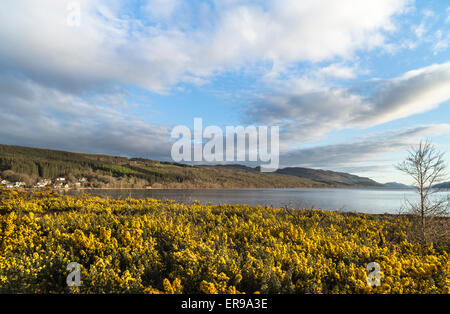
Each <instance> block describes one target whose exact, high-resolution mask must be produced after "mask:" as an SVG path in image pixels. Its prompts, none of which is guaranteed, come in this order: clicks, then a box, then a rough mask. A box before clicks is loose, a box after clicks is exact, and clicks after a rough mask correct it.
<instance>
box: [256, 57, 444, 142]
mask: <svg viewBox="0 0 450 314" xmlns="http://www.w3.org/2000/svg"><path fill="white" fill-rule="evenodd" d="M293 81H294V83H292V84H291V85H285V86H284V87H282V88H279V89H278V91H277V92H274V93H270V94H267V95H262V96H261V97H260V98H259V99H257V100H255V101H254V102H253V103H252V104H250V105H249V108H248V111H247V119H248V120H250V121H257V122H260V121H263V122H265V123H277V124H279V125H281V126H282V134H281V135H282V137H283V139H284V140H287V141H307V140H312V139H315V138H317V137H318V136H322V135H324V134H326V133H327V132H329V131H331V130H336V129H343V128H354V127H370V126H374V125H378V124H382V123H386V122H389V121H392V120H396V119H400V118H405V117H408V116H411V115H414V114H418V113H422V112H426V111H429V110H432V109H434V108H437V107H438V106H439V104H441V103H442V102H444V101H446V100H448V99H450V62H449V63H443V64H434V65H430V66H427V67H424V68H420V69H416V70H413V71H409V72H406V73H405V74H403V75H401V76H399V77H396V78H392V79H384V80H381V79H378V80H371V81H369V82H367V84H366V86H364V88H363V91H356V90H353V89H346V88H331V87H328V86H327V85H325V84H322V83H319V84H318V83H317V82H316V81H310V80H308V79H300V80H293ZM297 81H298V82H301V83H304V82H306V83H305V84H301V85H303V89H300V88H298V87H297V86H298V84H297V83H296V82H297ZM314 83H316V84H314Z"/></svg>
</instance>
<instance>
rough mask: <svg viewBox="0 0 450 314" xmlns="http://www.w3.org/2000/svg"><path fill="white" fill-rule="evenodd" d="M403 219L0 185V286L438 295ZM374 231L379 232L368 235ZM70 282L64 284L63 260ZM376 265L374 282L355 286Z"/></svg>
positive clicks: (437, 269)
mask: <svg viewBox="0 0 450 314" xmlns="http://www.w3.org/2000/svg"><path fill="white" fill-rule="evenodd" d="M409 225H410V223H409V221H408V220H407V219H406V218H398V217H394V216H386V217H385V216H383V217H381V216H369V215H363V214H340V213H336V212H331V211H323V210H320V209H318V210H298V211H296V212H295V214H294V215H293V214H288V213H286V211H285V210H283V209H276V208H263V207H259V206H257V207H249V206H247V205H201V204H200V203H199V202H195V203H194V204H190V205H186V204H180V203H176V202H173V201H158V200H154V199H145V200H137V199H130V198H129V199H126V200H121V201H118V200H110V199H101V198H98V197H90V196H82V197H68V196H61V195H58V194H56V193H52V192H42V193H32V192H18V191H9V190H5V189H1V190H0V292H1V293H105V292H106V293H450V279H449V272H450V264H449V253H448V247H435V246H433V245H432V244H430V245H426V246H422V245H420V244H414V243H410V242H408V240H407V238H406V231H405V230H406V229H407V228H408V227H409ZM380 239H382V240H383V241H380ZM73 261H75V262H77V263H79V264H80V265H81V281H82V286H80V287H68V286H67V284H66V276H67V275H68V271H67V270H66V267H67V265H68V264H69V263H70V262H73ZM370 262H377V263H378V264H379V265H380V268H381V285H380V286H374V287H371V286H369V285H368V284H367V276H368V274H367V271H366V267H367V265H368V263H370Z"/></svg>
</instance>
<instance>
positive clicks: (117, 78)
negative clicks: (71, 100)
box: [0, 0, 409, 93]
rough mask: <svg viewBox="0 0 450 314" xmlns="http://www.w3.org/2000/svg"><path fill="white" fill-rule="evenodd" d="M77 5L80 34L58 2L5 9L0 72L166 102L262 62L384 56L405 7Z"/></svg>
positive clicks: (348, 0)
mask: <svg viewBox="0 0 450 314" xmlns="http://www.w3.org/2000/svg"><path fill="white" fill-rule="evenodd" d="M78 2H79V3H80V4H81V8H82V11H81V25H80V27H69V26H68V25H67V23H66V18H67V14H68V12H67V7H66V2H64V1H51V0H42V1H39V2H35V1H18V0H7V1H6V2H4V3H3V4H2V7H3V8H2V10H1V11H0V36H1V38H2V45H1V48H0V63H8V64H9V67H10V68H12V69H13V70H15V71H19V72H21V73H24V74H25V75H26V76H28V77H30V78H32V79H33V80H35V81H38V82H40V83H43V84H46V85H51V86H53V87H57V88H60V89H65V90H68V91H71V92H79V91H84V90H86V89H94V88H97V87H98V86H99V85H104V86H110V85H111V84H134V85H138V86H141V87H143V88H146V89H149V90H152V91H156V92H162V93H164V92H167V91H168V89H170V88H171V87H172V86H174V85H176V84H177V83H179V82H193V81H196V80H200V81H201V82H204V79H205V78H208V77H209V76H211V75H214V74H215V73H217V72H221V71H229V70H233V69H236V68H241V67H244V66H251V64H254V63H258V62H262V61H265V60H271V61H273V62H274V63H275V64H277V63H280V64H282V65H285V64H289V63H292V62H299V61H313V62H315V61H321V60H330V59H332V58H335V57H341V58H349V57H351V56H352V55H353V54H354V53H355V51H357V50H360V49H362V50H367V49H373V48H375V47H382V46H383V45H384V44H385V39H384V35H383V33H385V32H389V31H392V30H393V29H394V24H393V23H392V18H393V16H394V15H395V14H397V13H401V12H402V10H403V8H404V7H405V5H406V4H407V3H408V2H409V1H406V0H394V1H393V0H372V1H359V0H342V1H339V2H337V1H331V0H322V1H294V0H291V1H283V2H281V1H262V2H260V1H244V2H237V1H224V2H217V3H215V4H214V5H207V4H205V3H203V4H197V5H196V6H195V5H192V7H194V8H196V9H197V8H198V11H195V10H191V11H189V10H187V9H186V8H185V7H186V6H182V4H180V2H179V1H175V0H170V1H164V2H161V1H160V0H152V1H149V2H148V5H146V6H144V7H143V8H142V9H141V10H142V12H140V13H141V14H140V15H136V12H130V9H129V8H127V7H126V4H124V3H120V2H118V1H107V2H106V1H100V0H93V1H87V0H82V1H78ZM106 4H107V5H106ZM180 6H181V7H180ZM138 16H139V18H138ZM147 19H150V20H147ZM168 19H169V20H170V21H171V23H165V22H164V21H167V20H168Z"/></svg>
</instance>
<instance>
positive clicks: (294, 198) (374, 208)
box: [65, 189, 450, 214]
mask: <svg viewBox="0 0 450 314" xmlns="http://www.w3.org/2000/svg"><path fill="white" fill-rule="evenodd" d="M65 193H66V194H70V195H81V194H83V193H87V194H91V195H95V196H101V197H109V198H113V199H124V198H127V197H132V198H156V199H166V198H167V199H171V200H175V201H179V202H184V203H192V202H193V201H194V200H198V201H200V202H201V203H204V204H206V203H208V202H210V203H212V204H248V205H252V206H253V205H261V206H266V205H267V206H270V205H272V206H275V207H282V206H285V205H288V206H290V207H293V208H311V207H314V208H322V209H330V210H339V209H340V210H343V211H357V212H365V213H380V214H381V213H397V212H398V210H399V209H400V208H402V206H404V204H405V200H406V199H409V200H416V199H417V196H416V194H415V192H414V190H408V189H211V190H204V189H199V190H196V189H195V190H193V189H189V190H182V189H167V190H143V189H121V190H96V189H92V190H91V189H88V190H69V191H66V192H65ZM439 194H443V195H448V194H450V193H449V192H441V193H439Z"/></svg>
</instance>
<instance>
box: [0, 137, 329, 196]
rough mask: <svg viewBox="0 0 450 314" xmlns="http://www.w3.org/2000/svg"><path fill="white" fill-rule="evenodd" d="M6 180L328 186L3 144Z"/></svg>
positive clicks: (0, 167) (248, 171) (0, 159)
mask: <svg viewBox="0 0 450 314" xmlns="http://www.w3.org/2000/svg"><path fill="white" fill-rule="evenodd" d="M0 171H1V177H2V178H3V179H8V180H10V181H23V182H25V183H26V184H27V185H33V184H34V183H35V182H36V181H37V180H40V179H44V178H45V179H52V180H53V179H55V178H57V177H65V178H66V180H67V182H69V183H73V182H76V181H77V180H78V179H79V178H81V177H83V178H86V182H85V183H84V187H108V188H125V187H133V188H143V187H146V186H147V187H148V186H151V187H152V188H162V187H166V188H222V187H224V188H233V187H236V188H239V187H249V188H253V187H255V188H256V187H324V186H329V185H327V184H324V183H320V182H316V181H314V180H310V179H304V178H297V177H294V176H289V175H282V174H276V173H261V172H259V171H257V170H256V169H253V168H248V167H241V166H189V165H184V164H178V163H171V162H161V161H155V160H149V159H143V158H131V159H128V158H126V157H114V156H107V155H93V154H81V153H69V152H64V151H56V150H48V149H37V148H30V147H21V146H8V145H0Z"/></svg>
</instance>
